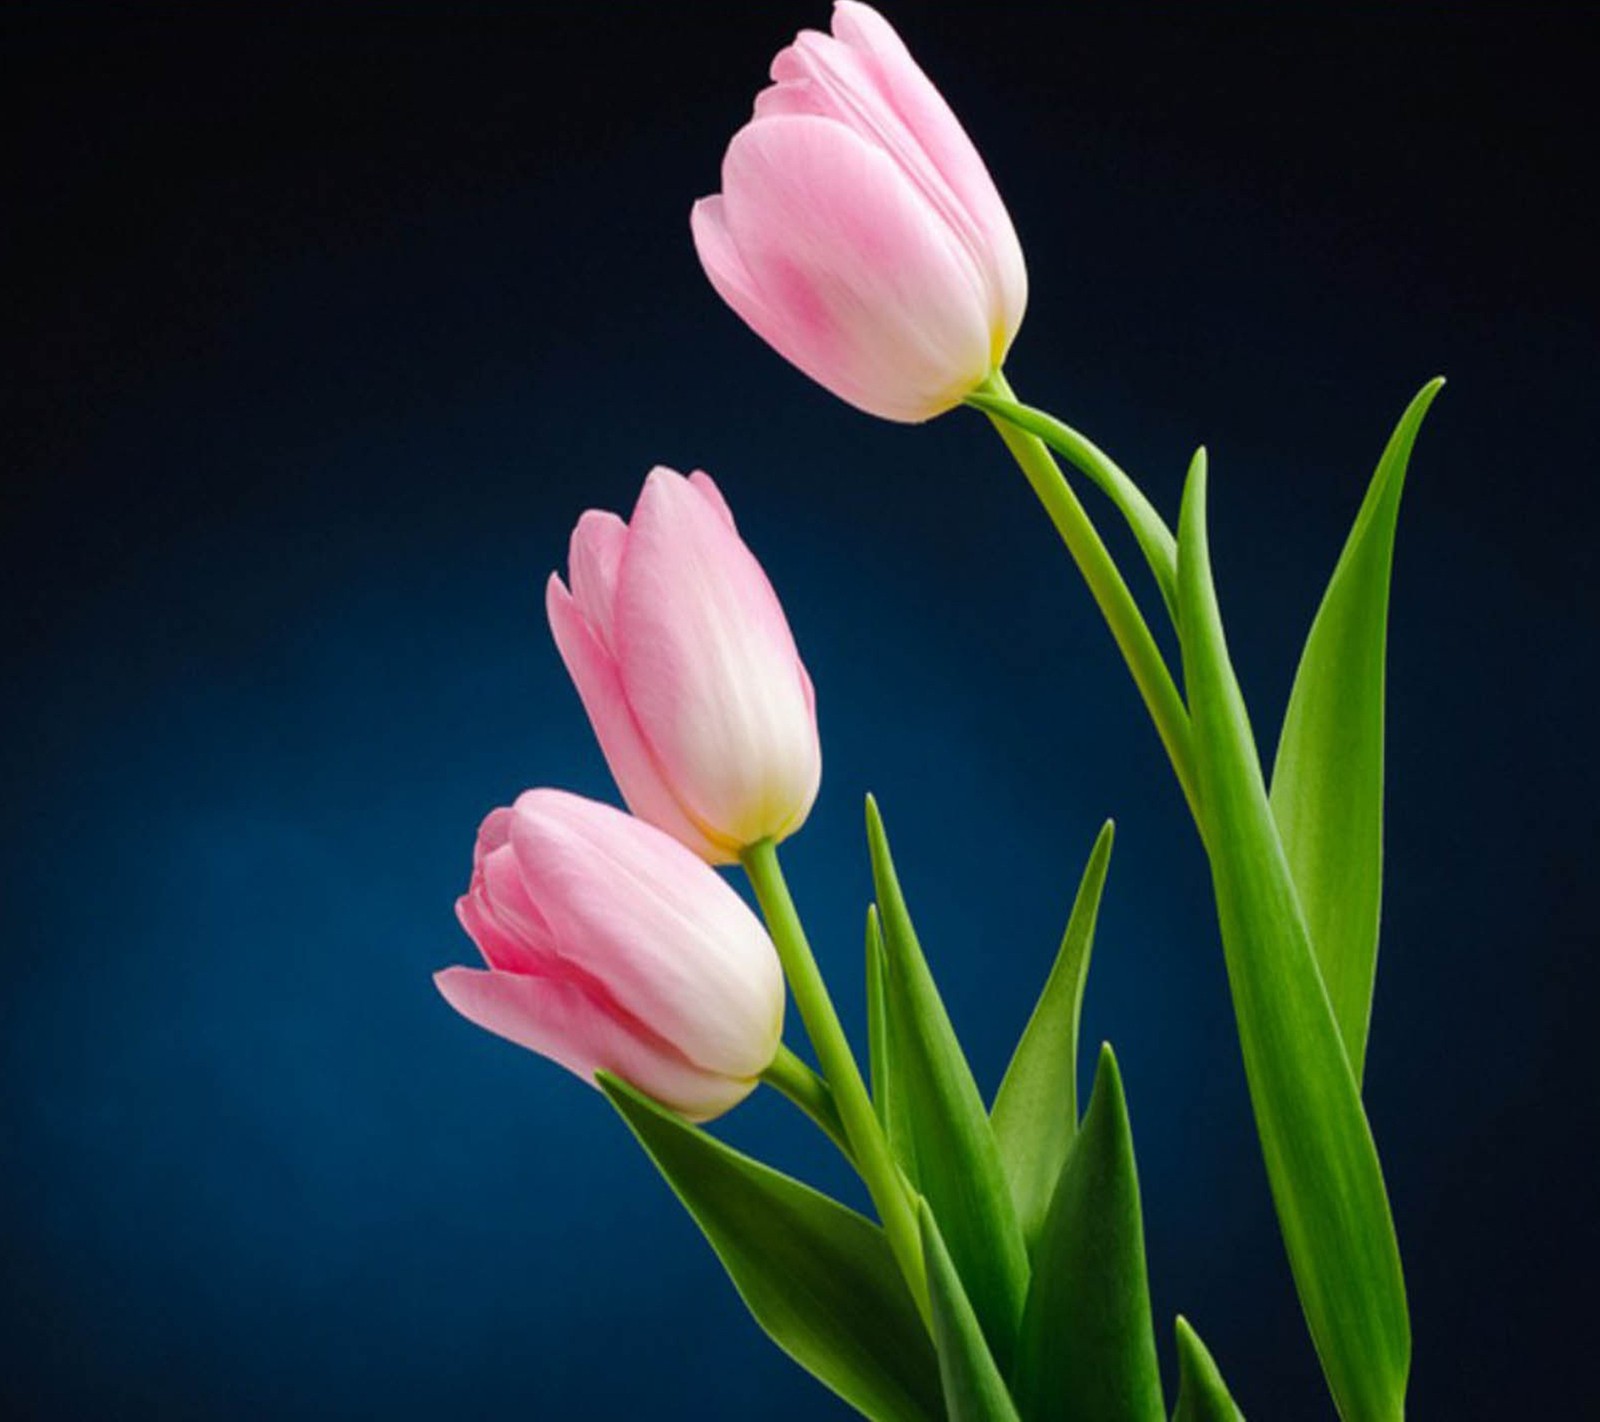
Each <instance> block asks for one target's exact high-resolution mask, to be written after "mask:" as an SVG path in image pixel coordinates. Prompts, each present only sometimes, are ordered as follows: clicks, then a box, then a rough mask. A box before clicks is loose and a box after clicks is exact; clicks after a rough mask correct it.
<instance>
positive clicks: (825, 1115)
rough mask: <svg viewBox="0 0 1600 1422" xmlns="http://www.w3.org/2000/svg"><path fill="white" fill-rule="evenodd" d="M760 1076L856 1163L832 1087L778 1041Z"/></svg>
mask: <svg viewBox="0 0 1600 1422" xmlns="http://www.w3.org/2000/svg"><path fill="white" fill-rule="evenodd" d="M761 1079H762V1080H763V1081H764V1082H766V1083H767V1085H768V1086H770V1087H772V1088H774V1089H775V1090H777V1091H779V1092H781V1093H782V1094H783V1095H785V1096H787V1097H788V1098H789V1100H791V1101H792V1102H794V1104H795V1105H796V1106H798V1107H799V1108H800V1109H801V1110H802V1111H804V1112H805V1113H806V1115H808V1116H809V1117H811V1119H812V1120H813V1121H814V1122H816V1124H817V1125H818V1126H820V1127H821V1128H822V1130H823V1132H824V1133H825V1134H826V1135H827V1137H828V1139H829V1140H830V1141H832V1142H833V1143H834V1144H835V1145H836V1146H838V1147H839V1150H840V1152H841V1153H842V1154H843V1156H844V1158H845V1159H846V1160H848V1161H849V1162H850V1164H851V1165H854V1164H855V1163H856V1157H855V1152H854V1151H853V1150H851V1148H850V1137H849V1136H848V1135H847V1134H846V1133H845V1129H844V1122H843V1121H841V1120H840V1119H839V1107H838V1104H837V1103H836V1102H835V1101H834V1099H833V1089H832V1088H831V1087H830V1086H829V1085H828V1083H827V1082H826V1081H824V1080H823V1079H822V1078H821V1077H820V1076H818V1075H817V1073H816V1072H814V1071H812V1069H811V1068H810V1067H809V1066H807V1065H806V1064H805V1062H803V1061H801V1060H800V1058H799V1057H797V1056H796V1055H795V1054H794V1053H793V1052H791V1051H790V1050H789V1048H788V1047H786V1046H785V1045H784V1044H783V1043H782V1042H780V1043H778V1055H777V1056H775V1057H774V1058H773V1059H772V1065H771V1066H769V1067H768V1068H767V1069H766V1070H765V1071H764V1072H762V1073H761Z"/></svg>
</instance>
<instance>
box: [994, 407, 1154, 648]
mask: <svg viewBox="0 0 1600 1422" xmlns="http://www.w3.org/2000/svg"><path fill="white" fill-rule="evenodd" d="M967 404H969V405H975V406H977V408H978V409H980V410H982V411H983V412H984V413H985V414H988V415H995V416H998V417H999V418H1000V419H1002V420H1004V421H1005V422H1006V423H1007V424H1008V425H1014V426H1016V428H1017V429H1019V430H1022V431H1024V432H1025V433H1027V434H1031V435H1033V436H1035V437H1036V438H1038V439H1041V440H1043V441H1044V442H1045V444H1047V445H1048V446H1049V447H1050V448H1051V449H1053V450H1054V451H1055V452H1056V453H1057V454H1059V455H1060V456H1061V457H1062V458H1063V459H1065V460H1066V461H1067V462H1068V463H1069V464H1071V465H1072V467H1073V468H1074V469H1076V470H1078V472H1079V473H1081V474H1084V475H1086V476H1087V477H1088V478H1089V479H1091V480H1093V481H1094V483H1095V484H1096V485H1098V486H1099V489H1100V491H1101V493H1103V494H1104V495H1105V496H1106V497H1107V498H1108V499H1110V500H1111V502H1112V503H1113V504H1114V505H1116V509H1117V512H1118V513H1120V514H1121V515H1122V517H1123V519H1124V520H1125V521H1126V523H1127V525H1128V528H1129V530H1130V531H1131V532H1132V533H1133V537H1134V541H1135V542H1136V543H1138V545H1139V551H1140V552H1141V553H1142V554H1144V560H1145V562H1146V563H1147V564H1148V565H1149V567H1150V572H1151V574H1152V575H1153V576H1154V578H1155V580H1156V586H1157V587H1158V588H1160V590H1161V598H1162V601H1163V602H1165V603H1166V605H1167V612H1168V614H1169V615H1170V616H1171V617H1172V618H1173V621H1174V623H1176V620H1177V616H1178V574H1177V566H1178V553H1177V549H1178V545H1177V540H1176V539H1175V538H1174V537H1173V535H1172V530H1171V529H1170V528H1168V527H1167V525H1166V521H1165V520H1164V519H1163V518H1162V517H1161V515H1160V514H1159V513H1157V512H1156V509H1155V505H1154V504H1152V503H1151V502H1150V500H1149V499H1147V498H1146V497H1145V496H1144V491H1143V490H1142V489H1140V488H1139V486H1138V485H1137V484H1135V483H1134V482H1133V480H1132V479H1130V478H1129V477H1128V475H1127V474H1126V473H1125V472H1124V471H1123V469H1122V467H1121V466H1120V465H1119V464H1117V463H1116V461H1115V460H1113V459H1112V458H1111V457H1110V456H1109V455H1108V454H1106V453H1105V451H1104V450H1102V449H1101V448H1100V447H1099V446H1098V445H1096V444H1095V443H1094V442H1093V441H1092V440H1090V439H1088V438H1086V437H1085V436H1084V435H1081V434H1079V433H1078V432H1077V430H1075V429H1073V428H1072V426H1071V425H1068V424H1064V423H1063V422H1062V421H1060V420H1058V419H1056V417H1055V416H1054V415H1050V414H1046V413H1045V412H1044V411H1043V410H1036V409H1034V408H1033V406H1031V405H1024V404H1022V403H1020V402H1019V401H1017V400H1009V399H1006V398H1005V397H1004V396H1002V395H997V394H995V393H993V392H992V391H988V390H975V391H973V392H972V394H970V395H968V396H967Z"/></svg>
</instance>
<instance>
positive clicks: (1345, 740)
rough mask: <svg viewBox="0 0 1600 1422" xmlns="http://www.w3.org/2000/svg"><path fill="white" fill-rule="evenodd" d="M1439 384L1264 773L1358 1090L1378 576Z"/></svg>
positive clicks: (1376, 763)
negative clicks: (1415, 447)
mask: <svg viewBox="0 0 1600 1422" xmlns="http://www.w3.org/2000/svg"><path fill="white" fill-rule="evenodd" d="M1443 384H1444V381H1443V380H1432V381H1429V383H1428V384H1427V385H1425V386H1423V388H1422V390H1421V392H1420V393H1419V394H1418V395H1417V397H1416V399H1414V400H1413V401H1412V402H1411V404H1410V406H1409V407H1407V409H1406V412H1405V414H1404V415H1402V416H1401V417H1400V424H1399V425H1398V427H1397V428H1396V429H1395V432H1394V434H1393V435H1392V436H1390V439H1389V444H1388V447H1387V448H1386V449H1385V450H1384V451H1383V458H1382V459H1380V460H1379V461H1378V469H1377V472H1376V473H1375V474H1374V475H1373V476H1372V483H1371V485H1370V486H1369V487H1368V489H1367V495H1366V498H1365V499H1364V500H1363V501H1362V504H1361V510H1360V512H1359V513H1358V514H1357V515H1356V521H1355V527H1354V528H1352V529H1351V530H1350V537H1349V539H1348V540H1347V541H1346V543H1345V545H1344V551H1343V552H1342V553H1341V554H1340V555H1339V562H1338V565H1337V566H1336V567H1335V568H1334V570H1333V577H1332V579H1331V580H1330V581H1329V583H1328V590H1327V592H1325V593H1324V594H1323V597H1322V605H1321V607H1319V608H1318V609H1317V615H1316V619H1315V620H1314V621H1313V622H1312V624H1311V633H1310V635H1309V636H1308V637H1307V638H1306V645H1305V650H1304V651H1303V652H1302V653H1301V655H1300V669H1299V670H1298V671H1297V672H1296V673H1295V679H1294V689H1293V690H1292V691H1291V692H1290V693H1289V709H1288V711H1287V712H1286V713H1285V715H1284V719H1283V733H1282V735H1281V736H1280V738H1279V741H1278V757H1277V763H1276V764H1275V765H1274V766H1273V770H1272V794H1271V797H1270V798H1271V803H1272V816H1273V819H1274V820H1276V821H1277V825H1278V833H1279V835H1280V836H1281V838H1282V840H1283V852H1284V854H1285V855H1286V856H1287V858H1288V860H1289V872H1290V873H1291V874H1293V875H1294V883H1295V888H1296V890H1297V891H1298V892H1299V897H1300V907H1301V908H1302V909H1303V910H1304V911H1305V916H1306V928H1307V930H1308V931H1309V932H1310V934H1311V944H1312V947H1313V948H1314V949H1315V950H1316V955H1317V963H1318V965H1319V966H1320V968H1321V969H1322V981H1323V982H1324V983H1325V984H1326V985H1327V989H1328V997H1329V998H1330V999H1331V1001H1332V1003H1333V1013H1334V1016H1335V1018H1336V1019H1337V1020H1338V1023H1339V1033H1340V1036H1341V1037H1343V1039H1344V1046H1345V1051H1346V1053H1348V1055H1349V1057H1350V1067H1351V1070H1352V1071H1353V1072H1354V1073H1355V1078H1356V1081H1357V1082H1358V1083H1359V1082H1360V1080H1361V1074H1362V1066H1363V1064H1364V1062H1365V1059H1366V1053H1367V1027H1368V1024H1369V1022H1370V1020H1371V1016H1372V984H1373V975H1374V973H1375V972H1376V970H1377V964H1378V915H1379V908H1380V902H1379V901H1380V898H1381V893H1382V882H1383V683H1384V672H1383V664H1384V650H1385V648H1384V643H1385V640H1386V628H1387V623H1388V615H1389V569H1390V567H1391V565H1392V563H1393V561H1394V531H1395V521H1396V519H1397V518H1398V517H1399V513H1400V491H1401V489H1402V487H1403V486H1404V484H1405V478H1406V464H1407V462H1408V461H1409V460H1410V458H1411V447H1412V445H1413V444H1414V443H1415V441H1416V438H1417V431H1418V430H1419V429H1421V427H1422V420H1423V417H1424V416H1425V415H1426V414H1427V413H1428V406H1429V405H1431V404H1432V403H1433V397H1434V396H1435V395H1437V394H1438V393H1439V387H1440V386H1442V385H1443Z"/></svg>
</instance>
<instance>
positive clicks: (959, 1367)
mask: <svg viewBox="0 0 1600 1422" xmlns="http://www.w3.org/2000/svg"><path fill="white" fill-rule="evenodd" d="M917 1216H918V1221H919V1223H920V1224H921V1226H922V1254H923V1257H924V1258H925V1259H926V1260H927V1261H928V1293H929V1294H930V1296H931V1299H932V1303H933V1335H934V1342H935V1343H937V1344H938V1348H939V1376H940V1377H941V1378H942V1379H943V1380H944V1396H945V1406H946V1407H947V1408H948V1409H949V1412H950V1422H1018V1419H1017V1409H1016V1405H1015V1404H1014V1403H1013V1402H1012V1401H1011V1394H1010V1393H1009V1392H1008V1391H1006V1384H1005V1379H1004V1378H1002V1377H1001V1376H1000V1369H999V1368H997V1367H996V1366H995V1361H994V1357H993V1355H992V1354H991V1353H990V1352H989V1345H988V1343H987V1342H985V1341H984V1337H983V1330H982V1329H981V1328H980V1327H979V1326H978V1316H977V1315H976V1314H975V1313H973V1311H972V1304H971V1303H970V1302H968V1300H967V1291H966V1290H965V1289H964V1288H962V1287H961V1276H960V1275H959V1274H957V1273H956V1266H955V1265H954V1264H952V1263H951V1262H950V1251H949V1250H948V1249H946V1248H945V1247H944V1240H943V1239H941V1238H940V1236H939V1226H938V1225H937V1224H936V1223H935V1222H934V1218H933V1212H932V1211H931V1210H929V1208H928V1202H927V1201H926V1200H924V1201H922V1203H921V1207H920V1208H919V1209H918V1211H917Z"/></svg>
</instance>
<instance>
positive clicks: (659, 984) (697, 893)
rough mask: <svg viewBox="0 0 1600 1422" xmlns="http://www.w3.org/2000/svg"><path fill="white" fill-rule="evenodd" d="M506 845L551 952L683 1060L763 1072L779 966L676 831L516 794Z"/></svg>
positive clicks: (760, 934)
mask: <svg viewBox="0 0 1600 1422" xmlns="http://www.w3.org/2000/svg"><path fill="white" fill-rule="evenodd" d="M511 833H512V843H513V845H514V846H515V848H516V852H517V859H518V861H519V862H520V863H521V865H522V870H523V873H524V875H526V877H527V880H528V883H529V886H530V888H531V890H532V892H533V895H534V897H535V898H536V899H537V901H538V903H539V907H540V910H541V912H543V913H544V915H545V917H546V919H547V920H548V921H549V923H550V927H551V932H552V935H553V938H554V941H555V944H556V951H557V952H558V953H559V954H560V955H561V956H562V957H563V958H564V959H565V960H567V961H570V962H572V963H574V964H575V965H576V966H577V967H578V968H579V969H580V970H581V971H582V972H583V973H585V974H587V975H588V976H590V977H592V978H593V979H595V980H596V981H597V982H599V983H601V984H603V985H604V987H605V991H606V992H607V993H608V994H609V995H610V997H611V998H612V999H613V1000H614V1001H615V1003H616V1004H617V1006H618V1007H619V1008H620V1009H621V1010H622V1011H623V1012H626V1013H628V1014H631V1015H632V1016H633V1017H634V1018H636V1019H637V1020H639V1021H640V1022H646V1023H648V1024H649V1026H650V1030H651V1031H652V1032H654V1033H655V1034H657V1035H659V1036H660V1037H662V1038H664V1039H665V1040H666V1041H667V1042H670V1043H671V1044H672V1046H673V1047H674V1048H676V1050H677V1051H678V1052H680V1053H681V1054H682V1055H683V1056H684V1057H685V1058H687V1059H688V1060H689V1061H691V1062H693V1063H695V1064H696V1065H697V1066H699V1067H701V1068H704V1069H705V1070H707V1071H712V1072H715V1073H717V1074H718V1075H722V1076H730V1077H741V1078H743V1077H751V1076H755V1075H757V1074H758V1073H760V1072H761V1071H762V1070H763V1069H764V1068H765V1067H766V1066H767V1065H768V1064H769V1063H770V1062H771V1060H772V1057H773V1055H774V1053H775V1052H776V1051H777V1047H778V1041H779V1036H780V1034H781V1032H782V1029H783V1003H784V985H783V973H782V969H781V968H780V967H779V964H778V957H777V953H776V951H775V950H774V949H773V947H772V941H771V939H769V938H768V937H767V935H766V931H765V930H764V929H763V928H762V926H761V924H760V923H759V922H758V921H757V919H756V917H755V915H754V914H753V913H751V911H750V910H749V909H748V908H747V907H746V906H745V903H744V900H742V899H741V898H740V897H739V896H738V895H737V894H736V893H734V891H733V890H732V889H731V888H730V887H729V886H728V885H727V884H726V883H724V882H723V880H722V879H721V877H720V876H719V875H718V874H717V873H716V872H715V871H714V870H713V869H711V868H709V867H708V866H707V865H705V864H704V863H702V862H701V861H700V860H699V859H697V858H696V857H695V856H694V855H693V854H692V853H691V852H690V851H689V850H687V849H685V848H684V847H683V845H681V844H679V843H678V841H677V840H675V839H673V838H671V837H670V836H668V835H665V834H663V833H661V832H660V831H659V830H656V829H653V828H651V827H650V826H649V825H646V824H644V823H643V822H642V821H640V820H635V819H632V818H630V817H629V816H627V815H625V814H623V813H622V812H621V811H619V810H614V809H612V808H611V807H610V806H609V805H602V804H599V803H597V802H596V801H593V800H584V799H581V798H580V797H578V796H575V795H567V794H564V793H563V792H561V791H556V790H533V791H529V792H527V793H526V794H524V795H523V796H521V797H520V798H519V799H518V801H517V817H516V821H515V823H514V824H513V826H512V832H511Z"/></svg>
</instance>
